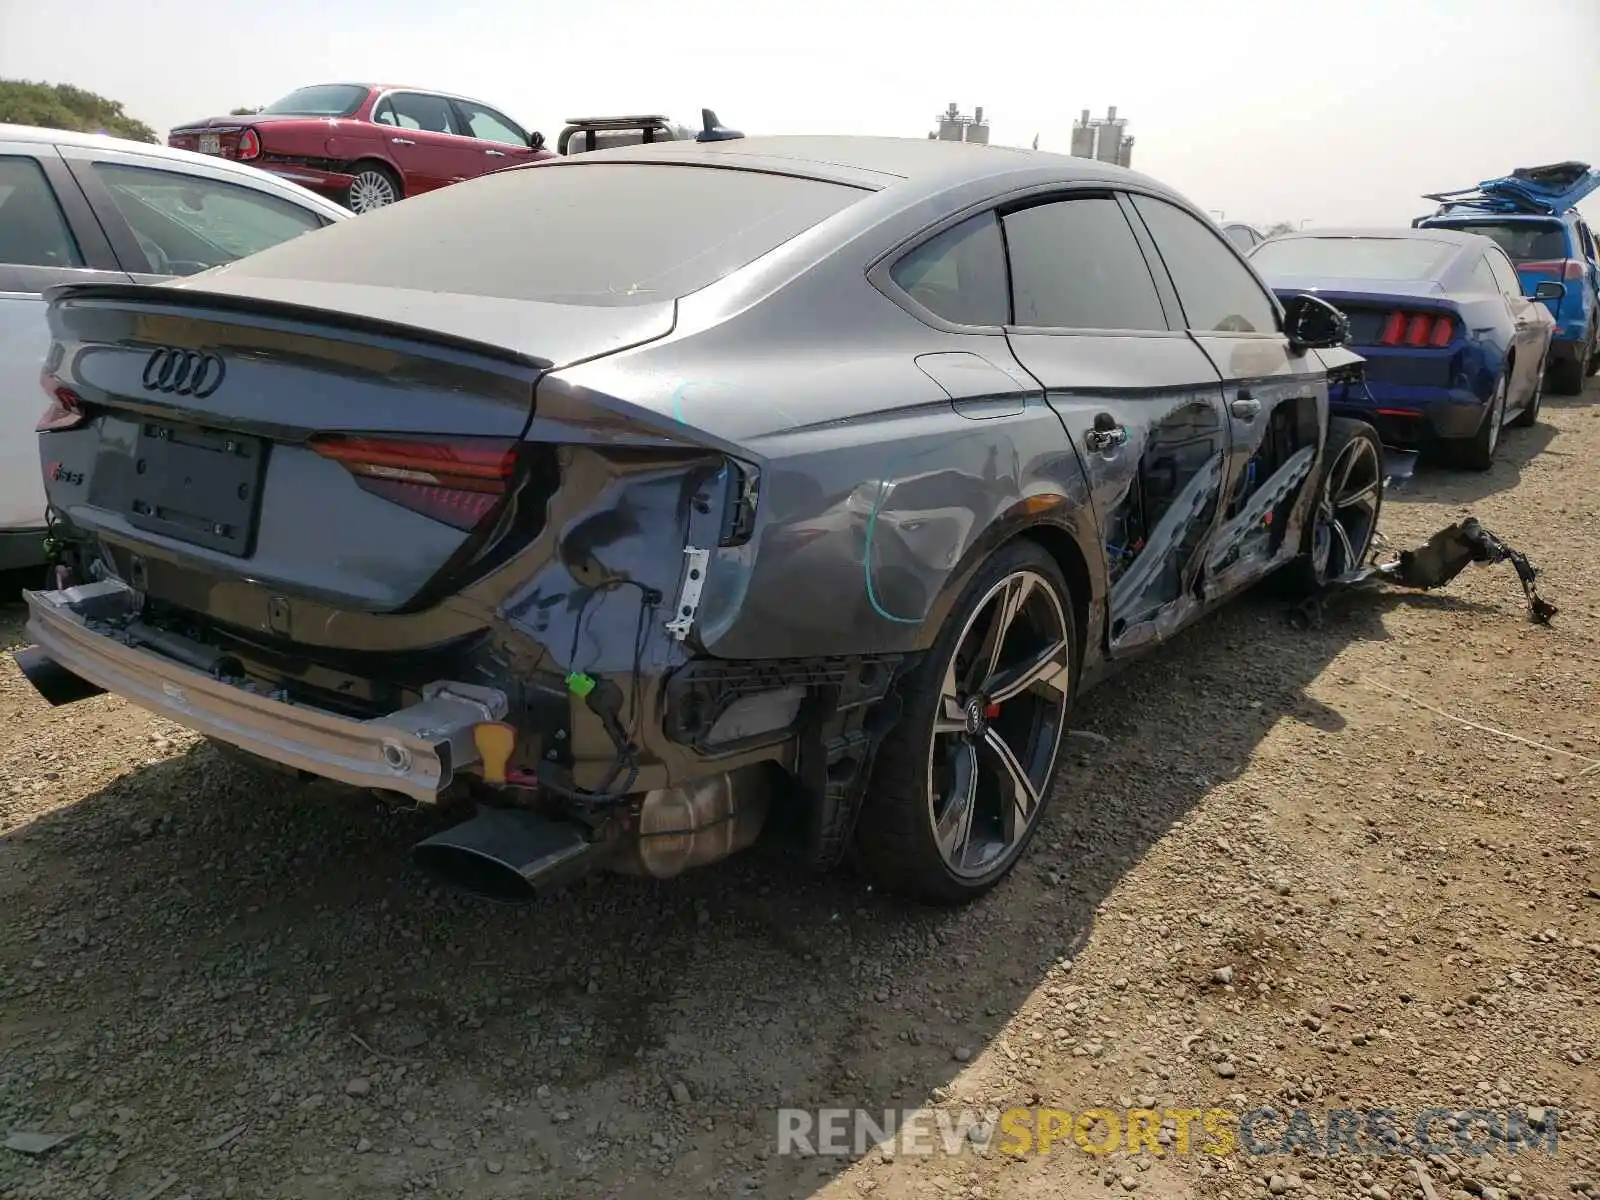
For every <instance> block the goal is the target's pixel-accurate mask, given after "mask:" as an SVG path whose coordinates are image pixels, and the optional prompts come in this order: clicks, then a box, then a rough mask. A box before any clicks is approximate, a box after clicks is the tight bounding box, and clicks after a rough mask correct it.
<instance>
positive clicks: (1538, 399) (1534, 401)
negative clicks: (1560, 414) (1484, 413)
mask: <svg viewBox="0 0 1600 1200" xmlns="http://www.w3.org/2000/svg"><path fill="white" fill-rule="evenodd" d="M1549 357H1550V355H1549V352H1548V351H1546V353H1545V361H1546V362H1548V361H1549ZM1544 370H1545V364H1544V363H1543V362H1541V363H1540V364H1539V369H1538V370H1537V371H1535V372H1534V373H1533V395H1531V396H1529V397H1528V402H1527V404H1525V405H1523V407H1522V411H1521V412H1519V413H1518V414H1517V415H1516V416H1515V417H1513V418H1511V427H1512V428H1513V429H1531V428H1532V427H1533V426H1535V425H1537V424H1538V423H1539V409H1540V407H1541V406H1542V405H1543V404H1544Z"/></svg>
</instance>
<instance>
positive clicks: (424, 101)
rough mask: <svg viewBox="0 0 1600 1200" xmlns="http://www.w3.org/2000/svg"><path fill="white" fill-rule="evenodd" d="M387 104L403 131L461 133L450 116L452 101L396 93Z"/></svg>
mask: <svg viewBox="0 0 1600 1200" xmlns="http://www.w3.org/2000/svg"><path fill="white" fill-rule="evenodd" d="M387 103H388V105H389V106H390V107H391V108H392V109H393V111H394V115H395V124H397V125H399V126H400V128H402V129H420V130H422V131H423V132H424V133H456V132H459V131H458V130H457V129H456V124H455V120H454V118H453V117H452V116H451V115H450V101H448V100H446V99H445V98H444V97H443V96H430V95H428V94H427V93H425V92H396V93H395V94H394V95H392V96H390V97H389V99H388V101H387Z"/></svg>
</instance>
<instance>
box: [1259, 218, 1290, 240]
mask: <svg viewBox="0 0 1600 1200" xmlns="http://www.w3.org/2000/svg"><path fill="white" fill-rule="evenodd" d="M1294 231H1295V223H1294V222H1293V221H1274V222H1273V223H1272V224H1271V225H1268V226H1267V227H1266V228H1265V229H1264V230H1262V232H1263V233H1265V234H1266V235H1267V236H1268V237H1278V236H1280V235H1281V234H1285V233H1293V232H1294Z"/></svg>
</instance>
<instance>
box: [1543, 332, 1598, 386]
mask: <svg viewBox="0 0 1600 1200" xmlns="http://www.w3.org/2000/svg"><path fill="white" fill-rule="evenodd" d="M1593 341H1594V338H1593V335H1592V334H1591V335H1590V340H1589V341H1588V342H1585V343H1584V344H1583V345H1581V346H1579V347H1578V352H1577V353H1576V354H1574V355H1573V356H1572V357H1571V358H1558V359H1556V361H1555V362H1553V363H1551V364H1550V390H1551V391H1553V392H1554V393H1555V394H1556V395H1558V396H1576V395H1578V394H1580V393H1581V392H1582V391H1583V376H1584V373H1585V372H1586V371H1587V370H1588V369H1589V354H1590V351H1591V347H1592V345H1593Z"/></svg>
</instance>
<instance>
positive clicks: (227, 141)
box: [167, 113, 306, 159]
mask: <svg viewBox="0 0 1600 1200" xmlns="http://www.w3.org/2000/svg"><path fill="white" fill-rule="evenodd" d="M305 120H306V118H305V117H272V116H263V115H261V114H259V113H242V114H240V115H239V116H227V117H206V118H205V119H204V120H200V121H189V122H186V123H185V124H183V125H179V126H178V127H177V128H175V129H172V130H169V131H168V132H167V145H169V146H171V147H172V148H173V149H174V150H192V151H194V152H195V153H197V154H213V155H216V156H217V157H219V158H233V159H237V158H238V157H239V138H240V137H241V136H242V135H243V133H244V131H245V130H246V129H251V128H255V129H261V128H263V127H265V126H267V125H271V124H274V123H281V122H284V121H301V122H303V121H305Z"/></svg>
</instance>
